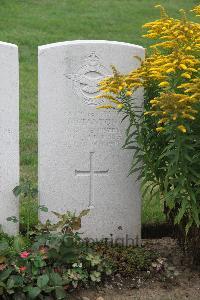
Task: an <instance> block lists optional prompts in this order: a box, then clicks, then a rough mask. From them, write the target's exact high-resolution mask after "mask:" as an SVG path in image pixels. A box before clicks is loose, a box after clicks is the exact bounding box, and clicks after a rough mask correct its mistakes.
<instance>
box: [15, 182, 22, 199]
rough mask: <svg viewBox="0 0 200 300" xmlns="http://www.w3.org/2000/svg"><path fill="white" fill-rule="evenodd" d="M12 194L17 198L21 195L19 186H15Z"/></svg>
mask: <svg viewBox="0 0 200 300" xmlns="http://www.w3.org/2000/svg"><path fill="white" fill-rule="evenodd" d="M13 194H14V195H15V196H16V197H17V196H19V195H20V194H21V186H19V185H18V186H16V187H15V188H14V189H13Z"/></svg>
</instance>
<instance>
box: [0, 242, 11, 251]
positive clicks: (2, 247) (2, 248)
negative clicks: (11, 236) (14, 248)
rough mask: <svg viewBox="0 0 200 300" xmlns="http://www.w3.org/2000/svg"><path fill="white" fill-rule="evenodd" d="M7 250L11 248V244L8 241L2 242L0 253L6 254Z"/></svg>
mask: <svg viewBox="0 0 200 300" xmlns="http://www.w3.org/2000/svg"><path fill="white" fill-rule="evenodd" d="M7 250H9V244H8V242H7V241H5V240H4V241H1V242H0V254H4V253H5V252H6V251H7Z"/></svg>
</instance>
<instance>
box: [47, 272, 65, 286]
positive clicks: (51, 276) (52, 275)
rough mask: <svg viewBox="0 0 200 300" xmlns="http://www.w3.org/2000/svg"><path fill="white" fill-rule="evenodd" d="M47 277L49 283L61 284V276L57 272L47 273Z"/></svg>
mask: <svg viewBox="0 0 200 300" xmlns="http://www.w3.org/2000/svg"><path fill="white" fill-rule="evenodd" d="M49 279H50V283H51V285H53V286H57V285H62V283H63V280H62V277H61V276H60V275H59V274H58V273H55V272H52V273H50V274H49Z"/></svg>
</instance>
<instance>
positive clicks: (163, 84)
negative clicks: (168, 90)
mask: <svg viewBox="0 0 200 300" xmlns="http://www.w3.org/2000/svg"><path fill="white" fill-rule="evenodd" d="M159 86H160V87H168V86H169V82H167V81H163V82H161V83H160V84H159Z"/></svg>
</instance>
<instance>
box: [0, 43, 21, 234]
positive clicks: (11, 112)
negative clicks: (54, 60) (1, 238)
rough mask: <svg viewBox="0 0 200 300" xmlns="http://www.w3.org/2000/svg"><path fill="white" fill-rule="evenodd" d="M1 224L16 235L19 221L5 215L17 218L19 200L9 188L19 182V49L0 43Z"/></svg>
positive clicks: (6, 230)
mask: <svg viewBox="0 0 200 300" xmlns="http://www.w3.org/2000/svg"><path fill="white" fill-rule="evenodd" d="M0 139H1V148H0V224H1V225H2V228H3V230H4V231H5V232H7V233H9V234H15V233H16V232H17V231H18V224H14V223H11V222H7V220H6V219H7V217H9V216H16V217H18V201H17V199H16V198H15V197H14V195H13V193H12V190H13V188H14V187H15V186H16V185H17V184H19V65H18V48H17V46H15V45H12V44H7V43H3V42H0Z"/></svg>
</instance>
